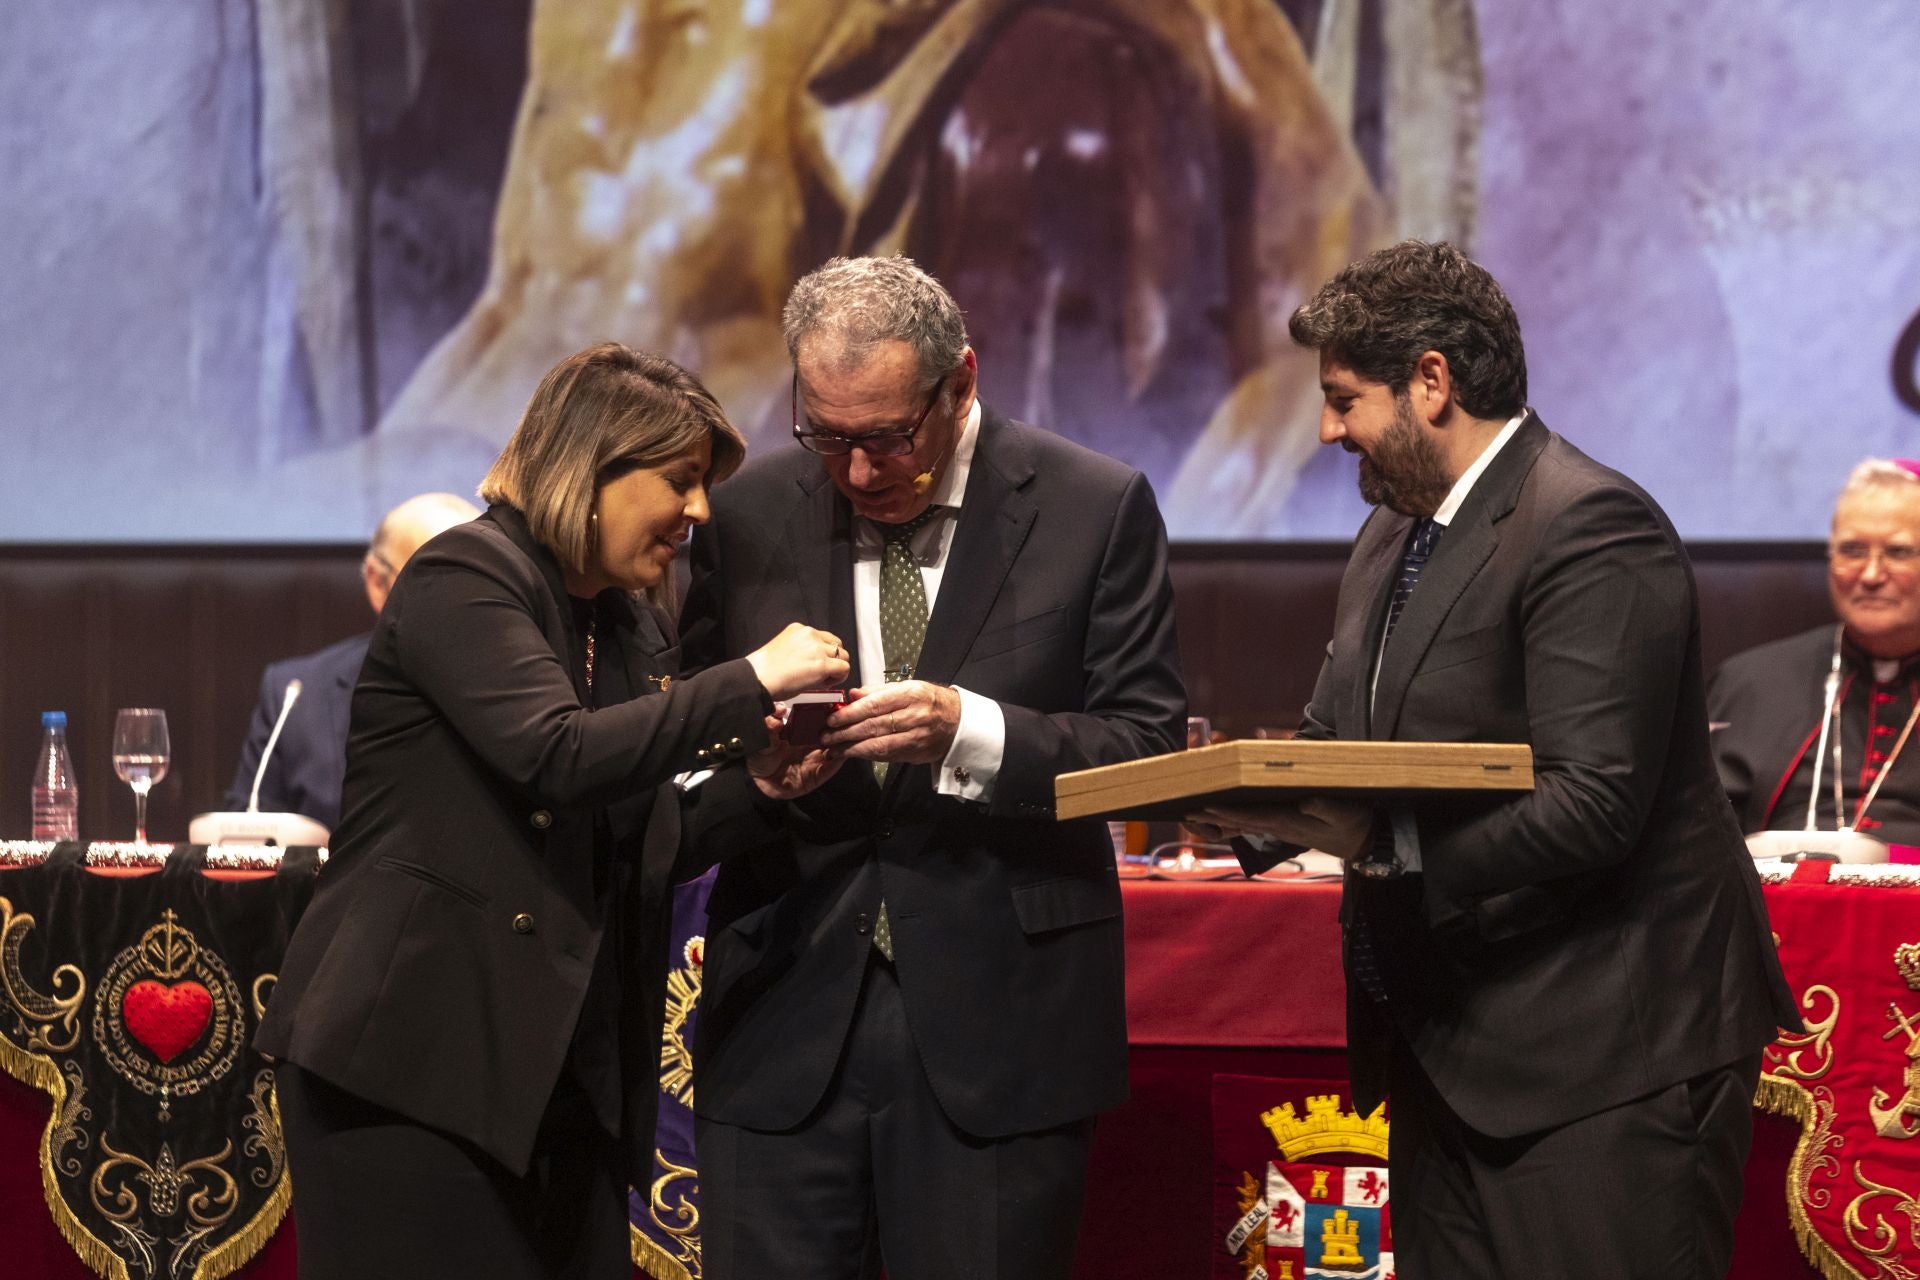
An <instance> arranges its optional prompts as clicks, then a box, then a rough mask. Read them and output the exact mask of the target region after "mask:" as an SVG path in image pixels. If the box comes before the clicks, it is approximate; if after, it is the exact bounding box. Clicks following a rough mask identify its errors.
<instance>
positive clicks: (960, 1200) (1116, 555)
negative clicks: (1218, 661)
mask: <svg viewBox="0 0 1920 1280" xmlns="http://www.w3.org/2000/svg"><path fill="white" fill-rule="evenodd" d="M784 321H785V330H786V338H787V345H788V350H789V352H790V353H791V355H792V357H793V363H794V387H793V433H794V439H795V442H796V445H797V446H798V447H796V448H793V449H789V450H784V451H781V452H779V453H776V454H774V455H772V456H769V457H764V458H761V459H759V460H758V461H756V462H754V463H752V464H750V465H749V466H748V467H746V468H745V469H744V470H743V471H742V472H741V473H740V474H739V475H738V476H737V477H735V478H734V479H733V480H731V481H729V482H728V483H727V484H724V485H722V486H720V488H719V489H718V490H717V491H716V493H715V495H714V520H713V523H712V524H711V525H708V526H706V527H704V528H702V529H700V530H698V531H697V532H696V534H695V538H694V545H693V552H692V557H691V559H692V566H693V580H692V584H691V588H690V590H689V593H688V597H687V605H686V610H685V613H684V616H683V618H682V633H683V635H684V643H685V658H686V661H687V663H688V664H689V665H690V666H693V667H699V666H704V665H710V664H713V663H716V662H720V661H724V660H726V659H728V658H730V657H734V656H737V655H739V654H741V653H745V652H748V651H749V650H751V649H752V648H753V647H754V646H756V645H758V644H760V643H761V642H763V641H764V640H765V639H766V637H768V636H770V635H772V634H774V633H775V632H776V631H778V630H779V629H780V627H781V626H784V625H785V624H786V623H787V622H789V621H791V620H793V619H794V618H800V619H802V620H805V621H808V622H810V623H812V624H813V625H816V626H820V627H823V628H827V629H830V630H832V631H833V633H834V634H836V635H840V636H846V637H850V638H851V644H852V647H853V649H854V653H853V670H854V675H853V682H854V686H855V687H854V688H853V689H852V691H851V694H850V699H851V700H850V701H849V703H848V704H847V706H846V707H845V708H844V709H842V710H840V711H838V712H836V713H835V714H834V715H833V716H832V717H831V718H830V719H829V720H827V722H826V730H825V733H824V736H823V738H822V742H823V744H824V745H825V746H826V748H827V749H828V751H829V753H830V754H831V756H832V758H833V759H835V760H837V761H838V762H839V769H838V772H837V773H836V774H835V775H834V776H833V777H832V778H831V779H830V780H829V781H828V782H827V783H826V784H825V785H824V786H822V787H820V789H819V790H817V791H814V792H813V793H811V794H809V795H806V796H803V797H799V798H796V799H791V800H784V801H776V800H769V799H766V798H764V795H762V797H761V798H760V799H759V800H758V801H756V802H755V803H753V804H752V805H751V806H750V808H751V812H750V813H748V814H746V815H745V816H743V819H742V821H741V822H740V823H739V827H738V830H739V839H738V842H737V855H736V856H734V857H732V858H730V859H729V860H727V861H726V862H724V863H723V864H722V866H721V868H720V873H719V876H718V878H717V880H716V882H715V885H714V889H713V897H712V907H711V912H712V919H711V924H710V928H709V932H708V938H707V960H706V977H705V993H704V995H703V997H702V1000H701V1011H700V1020H699V1024H698V1028H697V1030H696V1047H695V1054H694V1060H695V1064H696V1066H695V1072H696V1074H695V1091H694V1097H695V1109H696V1111H697V1113H698V1116H699V1127H698V1143H699V1156H700V1182H701V1196H702V1212H703V1216H704V1223H703V1225H704V1262H705V1266H706V1274H707V1276H708V1277H709V1280H734V1278H735V1277H741V1276H747V1275H758V1274H761V1273H762V1271H763V1270H764V1269H765V1268H766V1267H768V1266H773V1265H777V1266H778V1267H779V1268H780V1269H781V1270H783V1271H785V1272H788V1273H791V1274H793V1275H801V1276H806V1277H808V1278H809V1280H832V1278H835V1277H870V1276H874V1275H877V1274H878V1272H879V1269H880V1268H881V1267H882V1266H884V1267H885V1269H886V1272H887V1274H888V1276H889V1277H891V1280H938V1278H942V1277H961V1276H968V1277H977V1276H1020V1277H1036V1278H1039V1277H1060V1278H1063V1280H1064V1277H1066V1276H1067V1275H1068V1273H1069V1272H1070V1270H1071V1269H1072V1259H1073V1248H1074V1240H1075V1236H1076V1233H1077V1229H1078V1225H1079V1217H1080V1202H1081V1195H1082V1189H1083V1186H1084V1182H1085V1168H1086V1157H1087V1149H1088V1143H1089V1140H1090V1138H1091V1135H1092V1130H1093V1117H1094V1116H1095V1115H1096V1114H1097V1113H1098V1112H1100V1111H1101V1110H1103V1109H1105V1108H1108V1107H1111V1106H1114V1105H1116V1104H1117V1103H1119V1102H1121V1101H1122V1100H1123V1099H1124V1098H1125V1097H1126V1016H1125V1007H1124V999H1123V990H1122V977H1121V936H1120V892H1119V884H1118V882H1117V880H1116V878H1115V874H1114V866H1113V851H1112V848H1111V846H1110V845H1109V843H1108V841H1107V836H1106V831H1105V828H1104V826H1103V825H1102V824H1100V823H1098V822H1087V821H1081V822H1069V823H1056V822H1055V821H1054V820H1053V812H1054V811H1053V779H1054V777H1055V775H1056V774H1059V773H1063V772H1066V771H1069V770H1074V769H1085V768H1090V767H1093V766H1096V765H1104V764H1113V763H1117V762H1120V761H1124V760H1131V759H1135V758H1137V757H1140V756H1145V755H1151V754H1156V753H1159V752H1163V751H1168V750H1171V749H1172V748H1174V747H1175V746H1177V745H1178V744H1179V743H1180V741H1181V740H1182V733H1183V729H1184V724H1183V722H1184V718H1185V715H1186V694H1185V690H1184V687H1183V685H1182V683H1181V678H1180V671H1179V662H1178V654H1177V651H1176V645H1175V641H1174V630H1173V593H1172V589H1171V586H1170V584H1169V581H1168V577H1167V563H1166V561H1167V554H1166V534H1165V530H1164V527H1163V525H1162V522H1161V519H1160V514H1159V510H1158V507H1157V506H1156V505H1155V502H1154V498H1153V493H1152V491H1151V490H1150V488H1149V487H1148V484H1147V481H1146V479H1145V477H1143V476H1142V475H1141V474H1140V473H1139V472H1137V471H1135V470H1133V469H1132V468H1130V467H1127V466H1125V465H1123V464H1121V463H1118V462H1115V461H1113V460H1112V459H1109V458H1105V457H1102V456H1100V455H1099V454H1096V453H1093V452H1091V451H1089V450H1087V449H1084V448H1081V447H1079V446H1077V445H1074V444H1071V443H1068V442H1067V441H1064V440H1062V439H1060V438H1058V437H1056V436H1053V435H1051V434H1049V433H1048V432H1045V431H1042V430H1039V429H1036V428H1034V427H1030V426H1026V425H1023V424H1021V423H1017V422H1013V421H1010V420H1008V419H1006V418H1004V417H1002V416H1000V415H999V414H997V413H995V412H994V411H993V410H991V409H988V408H985V407H984V406H982V404H981V403H980V401H979V399H978V398H977V396H976V394H975V390H976V374H977V361H976V358H975V356H974V352H973V349H972V348H971V347H970V346H968V345H967V335H966V326H965V323H964V322H963V320H962V319H961V315H960V311H959V308H958V307H957V306H955V304H954V301H953V299H952V298H951V297H949V296H948V294H947V292H946V290H945V289H944V288H942V287H941V286H940V284H939V283H938V282H937V281H935V280H934V279H933V278H932V277H931V276H929V275H927V274H926V273H925V272H924V271H922V270H920V269H919V268H918V267H916V266H915V265H914V264H913V263H911V262H909V261H908V260H907V259H905V258H858V259H835V260H834V261H832V262H829V263H827V264H826V265H825V266H823V267H822V268H820V269H819V270H818V271H815V272H814V273H812V274H811V275H809V276H807V277H806V278H805V279H803V280H802V281H800V283H799V284H798V285H797V286H796V287H795V288H794V290H793V294H792V296H791V298H790V299H789V301H788V303H787V307H786V311H785V315H784ZM759 791H760V792H761V793H767V792H771V793H773V794H776V795H777V794H779V788H778V786H777V785H774V784H773V783H772V782H763V784H762V786H761V787H760V788H759ZM737 793H738V792H737V789H736V790H733V791H729V790H728V789H727V788H726V787H721V788H715V789H714V790H713V791H712V792H711V793H710V794H709V795H707V796H704V797H700V798H697V799H696V800H694V801H693V803H696V804H698V803H719V802H722V797H724V796H726V795H729V794H737ZM696 795H698V793H696Z"/></svg>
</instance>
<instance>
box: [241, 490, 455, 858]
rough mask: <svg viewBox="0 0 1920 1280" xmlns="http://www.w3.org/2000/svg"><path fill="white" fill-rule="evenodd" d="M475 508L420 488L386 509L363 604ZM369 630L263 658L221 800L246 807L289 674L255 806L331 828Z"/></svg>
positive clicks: (366, 562)
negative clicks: (293, 686)
mask: <svg viewBox="0 0 1920 1280" xmlns="http://www.w3.org/2000/svg"><path fill="white" fill-rule="evenodd" d="M479 514H480V508H478V507H476V506H474V505H473V504H472V503H471V502H468V501H467V500H466V499H465V498H462V497H460V496H458V495H457V494H451V493H423V494H420V495H418V496H417V497H412V498H408V499H407V500H406V501H405V502H403V503H401V504H400V505H399V506H397V507H395V508H394V509H393V510H391V511H389V512H387V514H386V516H385V517H384V518H383V519H382V520H381V521H380V527H379V528H377V529H375V530H374V531H373V541H372V542H370V543H368V544H367V554H366V555H365V556H364V557H362V558H361V561H360V578H361V581H362V582H363V583H364V584H365V585H366V588H367V603H368V604H370V605H372V606H373V612H374V614H375V615H376V616H377V615H378V614H379V612H380V610H381V609H382V608H383V607H384V606H385V605H386V603H387V592H388V591H390V590H392V589H393V580H394V577H395V576H396V575H397V574H398V573H399V572H400V566H402V565H404V564H405V563H406V562H407V561H408V560H409V559H410V558H412V556H413V553H414V552H416V551H418V550H419V549H420V548H421V546H422V545H423V544H424V543H425V542H426V541H427V539H429V538H431V537H433V536H434V535H435V534H438V533H442V532H444V531H446V530H448V529H451V528H452V527H453V526H454V525H457V524H465V523H466V522H467V521H469V520H471V519H473V518H474V517H475V516H477V515H479ZM372 638H373V633H372V632H370V631H369V632H363V633H362V634H360V635H357V636H349V637H348V638H347V639H345V640H341V641H338V642H336V643H334V644H330V645H328V646H327V647H326V648H324V649H321V650H319V651H318V652H316V653H309V654H304V655H302V656H301V657H298V658H287V659H284V660H282V661H280V662H274V663H270V664H268V666H267V669H266V672H265V674H263V675H262V676H261V677H260V703H259V705H258V706H256V707H255V708H254V709H253V721H252V723H250V724H249V725H248V726H247V740H246V741H245V742H244V743H242V744H241V746H240V763H239V765H238V766H237V767H236V768H235V769H234V771H233V783H232V785H231V786H229V787H228V788H227V798H226V806H227V808H228V809H231V810H240V809H245V808H246V807H247V798H248V796H249V795H250V794H251V793H252V791H253V775H254V774H255V773H256V772H258V771H259V768H260V752H261V751H262V750H263V749H264V748H265V747H266V745H267V737H268V735H269V734H271V733H272V732H273V722H274V721H275V720H277V719H279V717H280V708H281V705H282V704H283V703H284V702H285V701H286V695H287V684H288V682H289V681H292V680H298V681H299V682H300V697H299V698H298V699H297V700H296V701H295V702H294V704H293V710H292V711H291V712H290V713H288V715H287V727H286V728H284V729H282V730H281V731H280V741H279V742H277V743H275V744H274V748H273V758H272V759H270V760H269V761H267V772H266V776H265V777H263V778H262V779H261V780H260V808H261V810H262V811H263V812H268V813H303V814H305V815H306V816H307V817H309V818H312V819H313V820H314V821H315V822H317V823H319V824H320V825H321V826H323V827H325V828H327V829H328V830H329V831H331V830H332V829H333V828H334V827H335V826H337V825H339V822H340V784H341V782H342V781H343V780H344V779H345V777H346V772H347V713H348V709H349V708H350V707H351V705H352V702H353V682H354V681H355V680H356V679H357V678H358V677H359V675H360V664H361V663H362V662H364V661H365V660H366V657H367V642H368V641H369V640H371V639H372Z"/></svg>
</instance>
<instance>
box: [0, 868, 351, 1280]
mask: <svg viewBox="0 0 1920 1280" xmlns="http://www.w3.org/2000/svg"><path fill="white" fill-rule="evenodd" d="M83 856H84V847H83V846H81V845H78V844H65V845H61V846H59V847H58V848H57V849H56V850H55V852H54V853H53V854H52V856H50V857H49V858H48V860H47V862H46V863H45V864H44V865H41V866H27V867H16V868H11V869H7V870H0V1066H4V1067H5V1068H6V1070H7V1071H8V1072H9V1073H11V1074H12V1075H14V1076H16V1077H18V1078H19V1079H21V1080H23V1081H25V1082H27V1083H28V1084H31V1085H34V1086H36V1087H38V1088H40V1089H43V1090H45V1091H46V1092H47V1093H48V1094H49V1095H51V1096H52V1098H53V1114H52V1117H51V1118H50V1120H49V1121H48V1125H47V1131H46V1133H45V1134H44V1135H43V1137H42V1139H41V1144H40V1168H41V1181H42V1185H43V1186H44V1188H45V1190H46V1194H47V1202H48V1206H49V1208H50V1209H51V1210H52V1212H53V1215H54V1217H55V1219H56V1220H57V1221H58V1223H59V1225H60V1229H61V1231H62V1232H63V1233H64V1234H65V1235H66V1237H67V1239H68V1240H69V1241H71V1242H72V1244H73V1246H74V1249H75V1250H76V1251H77V1252H78V1253H79V1254H80V1256H81V1257H82V1258H83V1259H84V1260H85V1261H86V1262H87V1264H88V1265H89V1266H91V1267H92V1268H93V1269H94V1270H96V1271H98V1272H99V1273H100V1274H101V1275H102V1276H108V1277H115V1278H117V1280H159V1278H160V1277H166V1278H167V1280H188V1278H189V1277H191V1278H192V1280H219V1277H222V1276H226V1275H229V1274H231V1273H232V1272H234V1271H235V1270H237V1269H238V1268H239V1267H241V1266H243V1265H244V1264H245V1263H246V1262H247V1261H248V1260H249V1259H250V1258H252V1257H253V1256H254V1254H255V1253H257V1252H258V1251H259V1250H260V1248H261V1247H262V1246H263V1245H265V1244H266V1242H267V1240H268V1239H269V1238H270V1237H271V1236H272V1234H273V1231H274V1229H275V1228H276V1227H277V1226H278V1225H279V1223H280V1219H281V1218H282V1217H283V1216H284V1215H285V1214H286V1211H287V1203H288V1197H289V1188H288V1182H287V1172H286V1158H285V1150H284V1147H283V1144H282V1141H281V1136H280V1121H279V1116H278V1114H277V1110H276V1107H275V1103H274V1099H273V1071H272V1066H271V1064H270V1063H268V1062H267V1061H266V1060H265V1059H263V1058H261V1057H260V1056H259V1055H258V1054H256V1053H255V1052H253V1050H252V1049H251V1048H250V1047H249V1044H248V1042H249V1041H250V1040H251V1039H252V1037H253V1032H254V1028H255V1026H256V1025H257V1022H258V1019H259V1017H260V1013H261V1010H262V1009H263V1007H264V1005H265V1002H266V999H267V996H268V994H269V993H270V992H271V990H272V987H273V983H274V980H275V976H276V973H277V971H278V969H279V965H280V957H281V955H282V953H283V952H284V951H285V949H286V944H287V939H288V937H289V936H290V935H291V933H292V931H293V925H294V922H295V921H296V920H297V919H298V918H299V913H300V911H301V909H302V908H303V907H304V906H305V904H306V901H307V898H308V896H309V895H310V894H311V893H312V891H313V879H314V870H315V856H314V852H313V851H312V850H310V849H291V850H288V851H287V854H286V856H285V858H284V859H283V860H282V862H281V865H280V869H279V870H278V871H277V872H276V873H274V874H272V875H269V876H265V877H256V878H251V879H229V878H220V877H216V876H209V875H204V874H202V871H203V869H204V859H203V853H202V851H201V850H200V849H198V848H189V847H186V846H182V847H180V848H178V849H176V850H175V852H174V855H173V856H172V857H171V858H169V859H168V860H167V862H166V864H165V866H164V867H163V868H162V869H160V870H158V871H153V872H150V873H146V874H138V875H115V874H104V873H101V872H98V871H89V870H88V869H87V868H86V867H85V866H84V865H83Z"/></svg>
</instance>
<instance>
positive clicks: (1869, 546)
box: [1827, 539, 1920, 569]
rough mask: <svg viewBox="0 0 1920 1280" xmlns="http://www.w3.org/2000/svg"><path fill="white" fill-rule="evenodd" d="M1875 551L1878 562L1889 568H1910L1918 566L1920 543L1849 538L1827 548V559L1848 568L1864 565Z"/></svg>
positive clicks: (1919, 561) (1919, 563)
mask: <svg viewBox="0 0 1920 1280" xmlns="http://www.w3.org/2000/svg"><path fill="white" fill-rule="evenodd" d="M1876 553H1878V555H1879V556H1880V563H1882V564H1884V565H1886V566H1887V567H1888V568H1889V569H1912V568H1914V567H1916V566H1920V545H1914V544H1911V543H1903V542H1893V543H1872V542H1857V541H1853V540H1851V539H1850V540H1848V541H1846V542H1836V543H1834V544H1833V545H1831V546H1830V547H1828V548H1827V558H1828V559H1830V560H1832V561H1833V562H1834V563H1835V564H1838V565H1845V566H1846V567H1848V568H1850V569H1851V568H1858V567H1859V566H1861V565H1864V564H1865V563H1866V562H1867V561H1868V560H1870V559H1871V558H1872V557H1873V556H1874V555H1875V554H1876Z"/></svg>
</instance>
